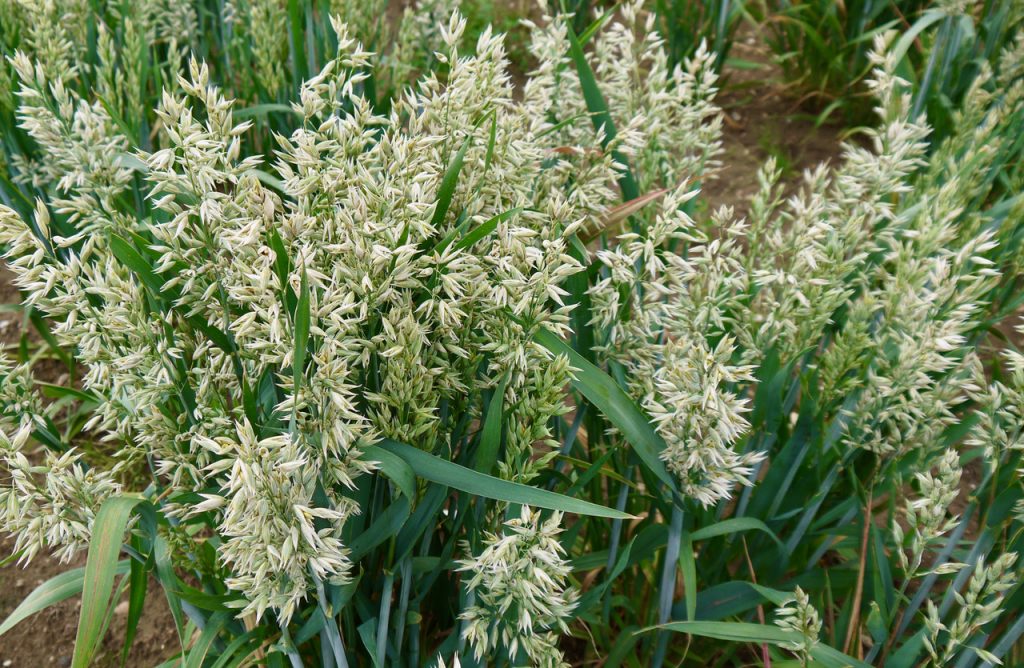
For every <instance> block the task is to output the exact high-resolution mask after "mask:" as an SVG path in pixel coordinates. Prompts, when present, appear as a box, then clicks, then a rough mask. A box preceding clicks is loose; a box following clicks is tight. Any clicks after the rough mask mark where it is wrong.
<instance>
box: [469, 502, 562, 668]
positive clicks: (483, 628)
mask: <svg viewBox="0 0 1024 668" xmlns="http://www.w3.org/2000/svg"><path fill="white" fill-rule="evenodd" d="M560 522H561V513H553V514H552V515H551V516H550V517H548V518H547V519H543V518H542V514H541V511H533V510H530V509H529V508H527V507H525V506H524V507H523V509H522V514H521V516H520V517H519V519H513V520H509V521H507V522H505V525H504V530H503V532H502V533H501V534H486V536H485V539H484V548H483V550H482V551H481V552H480V554H478V555H476V556H474V557H472V558H469V559H464V560H461V561H459V562H458V563H459V564H460V568H459V570H460V571H462V572H463V573H465V574H466V575H465V576H464V582H465V585H466V590H467V592H468V593H469V595H470V597H471V600H472V601H473V602H472V604H471V605H470V606H469V607H467V608H466V609H465V610H464V611H463V613H462V615H460V619H462V621H463V623H464V626H463V631H462V634H463V637H464V638H466V640H468V641H469V644H470V646H471V647H472V648H473V652H474V654H475V655H476V657H477V659H478V660H479V659H481V658H483V657H486V656H489V655H491V653H492V652H494V651H495V650H496V649H498V648H505V649H506V650H507V651H508V653H509V656H519V657H522V659H526V660H528V661H529V662H530V665H533V666H538V667H543V668H561V667H562V666H568V665H569V664H568V663H566V662H565V660H564V659H563V658H562V653H561V651H560V650H559V649H558V648H557V646H556V640H557V637H558V632H559V631H564V630H565V629H566V628H567V627H566V620H567V619H568V617H569V615H570V614H571V613H572V611H573V609H574V608H575V606H576V600H577V593H576V590H575V589H574V588H572V587H571V586H569V584H568V577H569V573H570V570H571V569H570V567H569V564H568V562H567V561H566V560H565V557H564V554H565V550H564V548H563V547H562V545H561V544H560V543H559V542H558V534H559V533H560V532H561V528H560V527H559V524H560Z"/></svg>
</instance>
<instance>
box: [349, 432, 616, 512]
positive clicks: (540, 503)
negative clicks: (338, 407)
mask: <svg viewBox="0 0 1024 668" xmlns="http://www.w3.org/2000/svg"><path fill="white" fill-rule="evenodd" d="M377 448H383V449H384V450H388V451H390V452H392V453H394V454H396V455H398V456H399V457H401V458H402V459H404V460H405V462H406V463H407V464H408V465H409V466H411V467H412V470H413V471H415V472H416V475H418V476H419V477H421V478H425V479H427V480H430V481H431V482H436V483H438V484H440V485H444V486H446V487H452V488H454V489H457V490H459V491H460V492H466V493H467V494H474V495H476V496H482V497H485V498H488V499H495V500H498V501H508V502H509V503H521V504H523V505H526V506H533V507H535V508H547V509H549V510H560V511H563V512H567V513H576V514H577V515H590V516H592V517H610V518H621V519H631V518H632V515H628V514H626V513H622V512H619V511H617V510H612V509H611V508H605V507H604V506H599V505H597V504H596V503H590V502H589V501H581V500H579V499H573V498H570V497H568V496H563V495H561V494H556V493H554V492H549V491H547V490H545V489H537V488H536V487H530V486H529V485H521V484H519V483H515V482H509V481H507V480H501V479H499V478H494V477H492V476H489V475H484V474H483V473H480V472H478V471H474V470H472V469H468V468H466V467H465V466H460V465H459V464H456V463H454V462H449V461H445V460H443V459H441V458H440V457H437V456H435V455H432V454H430V453H428V452H424V451H422V450H418V449H417V448H414V447H412V446H411V445H406V444H405V443H398V442H396V441H392V440H389V439H384V440H382V441H380V443H378V444H377V445H376V446H372V447H370V448H368V449H367V453H368V454H369V455H370V456H371V457H372V456H373V452H374V451H375V450H376V449H377Z"/></svg>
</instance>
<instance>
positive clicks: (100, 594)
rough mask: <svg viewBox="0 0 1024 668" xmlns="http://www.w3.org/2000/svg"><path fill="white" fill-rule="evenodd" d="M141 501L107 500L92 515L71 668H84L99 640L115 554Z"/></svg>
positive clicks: (128, 499) (117, 497) (112, 579)
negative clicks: (80, 607)
mask: <svg viewBox="0 0 1024 668" xmlns="http://www.w3.org/2000/svg"><path fill="white" fill-rule="evenodd" d="M143 501H144V499H142V498H141V497H130V496H115V497H111V498H109V499H107V500H106V501H104V502H103V505H102V506H100V511H99V512H98V513H97V514H96V519H95V521H94V522H93V529H92V540H91V541H90V542H89V556H88V557H87V558H86V562H85V588H84V591H83V592H82V611H81V616H80V617H79V619H78V633H77V635H76V636H75V652H74V656H73V657H72V662H71V665H72V666H73V668H87V666H88V665H89V663H90V661H91V660H92V656H93V654H94V653H95V652H96V649H97V648H98V647H99V643H100V640H102V638H100V634H101V633H102V631H103V626H104V623H103V620H104V618H105V617H106V615H107V608H108V607H109V605H110V596H111V594H112V593H113V591H114V577H115V575H116V573H117V563H118V562H117V555H118V554H119V553H120V552H121V545H122V543H123V541H124V532H125V530H126V529H127V527H128V520H129V519H130V518H131V516H132V512H133V511H134V510H135V507H136V506H137V505H139V504H140V503H142V502H143Z"/></svg>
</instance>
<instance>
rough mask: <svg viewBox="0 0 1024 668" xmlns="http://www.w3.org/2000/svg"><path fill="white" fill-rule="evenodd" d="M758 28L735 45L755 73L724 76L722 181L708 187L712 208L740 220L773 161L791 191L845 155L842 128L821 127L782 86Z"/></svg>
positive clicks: (730, 71)
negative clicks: (728, 209) (808, 173)
mask: <svg viewBox="0 0 1024 668" xmlns="http://www.w3.org/2000/svg"><path fill="white" fill-rule="evenodd" d="M761 30H763V29H762V28H761V27H759V26H752V25H749V24H744V25H743V26H742V27H741V29H740V30H739V31H738V34H737V36H736V40H735V42H734V43H733V47H732V53H731V56H733V57H735V58H736V59H737V60H742V61H745V62H747V63H751V64H753V65H756V67H745V68H742V69H740V68H736V67H729V65H728V63H727V64H726V66H725V68H724V69H723V72H722V77H723V82H722V83H723V90H722V91H721V92H720V93H719V95H718V104H719V106H720V107H722V110H723V112H724V113H725V125H724V128H723V137H722V148H723V153H722V155H721V157H720V158H719V160H720V162H721V163H722V168H721V171H719V173H718V175H717V178H716V179H714V180H712V181H710V182H708V183H706V184H704V186H703V192H704V195H705V197H706V198H707V201H708V203H709V204H710V205H711V207H712V208H713V209H714V208H718V207H719V206H722V205H729V206H733V207H735V208H736V212H737V214H738V215H743V214H745V212H746V211H747V207H748V202H749V200H750V198H751V197H752V196H753V195H755V194H756V193H757V190H758V183H757V173H758V170H759V169H760V167H761V166H762V165H763V164H764V162H765V160H767V159H768V158H769V157H774V158H775V160H776V164H777V165H778V166H779V168H780V169H781V170H782V179H783V181H784V182H786V183H788V184H789V186H790V188H793V187H795V186H797V185H798V184H799V182H800V178H801V174H802V172H803V170H805V169H808V168H810V167H814V166H816V165H818V164H819V163H822V162H827V163H829V164H831V165H833V166H834V165H835V164H836V163H837V162H838V159H839V154H840V134H841V132H842V131H843V127H842V126H838V125H834V124H822V125H820V126H819V125H816V124H815V123H814V121H813V120H812V119H810V118H809V115H808V114H806V113H803V112H802V111H801V109H800V107H799V104H798V99H797V97H796V94H795V93H794V92H793V91H792V90H790V89H789V88H787V87H786V86H785V85H784V83H783V80H782V70H781V69H780V68H779V67H778V66H777V65H776V64H775V63H774V62H773V60H772V54H771V51H770V50H769V49H768V47H767V45H766V44H765V42H764V38H763V36H762V35H761V33H760V31H761Z"/></svg>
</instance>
